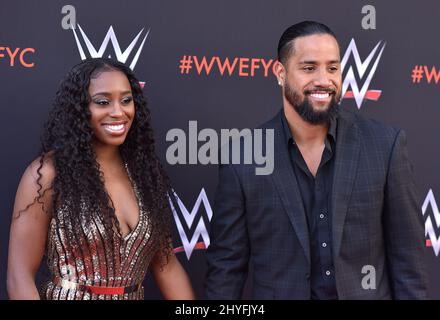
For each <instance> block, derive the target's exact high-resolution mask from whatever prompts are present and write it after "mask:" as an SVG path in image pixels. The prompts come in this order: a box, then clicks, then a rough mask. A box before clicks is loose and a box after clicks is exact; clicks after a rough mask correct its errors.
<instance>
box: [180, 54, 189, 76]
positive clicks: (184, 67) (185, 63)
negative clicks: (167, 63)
mask: <svg viewBox="0 0 440 320" xmlns="http://www.w3.org/2000/svg"><path fill="white" fill-rule="evenodd" d="M179 68H180V73H181V74H184V73H186V74H188V73H189V70H191V68H192V57H191V56H183V58H182V60H180V66H179Z"/></svg>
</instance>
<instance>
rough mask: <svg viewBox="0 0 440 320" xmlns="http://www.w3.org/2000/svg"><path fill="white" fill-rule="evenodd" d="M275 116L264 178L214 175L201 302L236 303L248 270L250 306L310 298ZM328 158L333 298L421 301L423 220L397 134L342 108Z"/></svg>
mask: <svg viewBox="0 0 440 320" xmlns="http://www.w3.org/2000/svg"><path fill="white" fill-rule="evenodd" d="M282 112H283V110H281V111H280V113H278V114H277V115H276V116H275V117H274V118H273V119H272V120H270V121H268V122H267V123H265V124H264V125H262V126H261V128H263V129H265V128H268V129H269V128H272V129H274V132H275V141H274V143H275V144H274V148H275V157H274V171H273V173H272V174H271V175H255V166H254V165H246V164H225V165H220V167H219V183H218V187H217V192H216V197H215V202H214V216H213V219H212V221H211V230H210V237H211V244H210V246H209V247H208V249H207V264H208V268H207V270H208V271H207V277H206V283H205V289H206V291H205V293H206V297H207V298H208V299H240V298H241V296H242V291H243V287H244V284H245V281H246V278H247V275H248V268H249V262H251V263H252V266H253V273H252V274H253V279H252V297H253V298H254V299H310V236H309V233H308V228H307V222H306V215H305V212H304V208H303V205H302V201H301V195H300V192H299V190H298V184H297V182H296V179H295V176H294V173H293V170H292V167H291V163H290V160H289V155H288V153H287V147H286V145H285V143H284V142H285V141H284V140H283V131H282V130H283V128H282V122H281V116H282ZM241 149H243V148H241ZM335 157H336V158H335V168H334V170H335V171H334V181H333V193H332V214H333V216H332V231H333V232H332V240H333V241H332V243H333V248H332V249H333V251H332V252H333V259H334V267H335V278H336V286H337V291H338V296H339V298H340V299H423V298H426V273H425V261H424V252H425V251H424V250H425V248H424V241H425V239H424V228H423V218H422V214H421V212H420V208H419V198H418V196H417V193H416V188H415V184H414V180H413V178H412V169H411V165H410V163H409V161H408V155H407V149H406V137H405V133H404V132H403V131H402V130H399V129H395V128H392V127H389V126H385V125H383V124H381V123H379V122H376V121H373V120H367V119H365V118H363V117H362V116H360V115H359V114H357V113H353V112H350V111H347V110H345V109H341V110H340V113H339V120H338V129H337V141H336V155H335ZM366 265H369V266H373V267H374V268H375V276H376V283H375V284H376V288H375V289H364V288H363V286H362V279H363V278H364V277H365V276H366V274H364V273H362V268H363V267H364V266H366Z"/></svg>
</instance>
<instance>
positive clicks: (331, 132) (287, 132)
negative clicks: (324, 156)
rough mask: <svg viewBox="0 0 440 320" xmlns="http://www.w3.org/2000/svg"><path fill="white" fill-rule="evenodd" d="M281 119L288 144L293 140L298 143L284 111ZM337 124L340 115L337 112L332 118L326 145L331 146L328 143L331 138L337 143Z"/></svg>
mask: <svg viewBox="0 0 440 320" xmlns="http://www.w3.org/2000/svg"><path fill="white" fill-rule="evenodd" d="M281 120H282V123H283V131H284V138H285V143H286V145H287V146H288V145H289V144H290V143H292V142H293V144H296V142H295V139H294V138H293V136H292V132H291V131H290V128H289V124H288V122H287V118H286V115H285V114H284V111H283V112H281ZM337 126H338V116H337V114H336V116H334V117H331V118H330V127H329V129H328V132H327V139H326V141H325V145H326V147H327V146H329V143H328V139H329V138H331V139H332V140H333V141H332V142H333V143H336V129H337Z"/></svg>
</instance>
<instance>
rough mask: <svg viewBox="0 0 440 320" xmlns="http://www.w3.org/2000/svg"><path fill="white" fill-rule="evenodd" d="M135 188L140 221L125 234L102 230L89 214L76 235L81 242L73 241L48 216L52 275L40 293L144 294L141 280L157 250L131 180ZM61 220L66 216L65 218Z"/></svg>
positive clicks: (64, 296) (85, 296)
mask: <svg viewBox="0 0 440 320" xmlns="http://www.w3.org/2000/svg"><path fill="white" fill-rule="evenodd" d="M130 180H131V179H130ZM132 183H133V182H132ZM134 190H135V194H136V196H137V199H138V203H139V208H140V215H139V222H138V224H137V226H136V227H135V228H134V229H133V230H132V231H131V232H130V233H129V234H127V235H126V236H125V237H121V236H120V235H119V234H118V233H117V232H116V231H114V230H111V231H109V230H106V229H105V228H104V224H103V222H102V221H101V220H100V219H99V218H98V217H92V220H91V222H90V223H87V224H86V223H83V224H82V232H81V234H82V237H81V238H80V239H78V243H80V245H76V246H71V245H69V241H68V237H67V234H66V229H65V228H60V227H59V225H58V224H57V222H56V220H55V219H52V221H51V223H50V226H49V232H48V240H47V246H46V255H47V263H48V268H49V271H50V273H51V280H50V281H49V282H47V283H45V284H44V285H43V286H42V288H41V290H40V295H41V298H42V299H54V300H95V299H98V300H101V299H106V300H107V299H109V300H110V299H111V300H119V299H123V300H128V299H143V298H144V288H143V287H142V281H143V279H144V277H145V275H146V272H147V270H148V266H149V264H150V262H151V260H152V258H153V256H154V254H155V252H156V251H155V250H154V248H153V247H152V244H151V227H150V226H151V224H150V223H149V218H148V214H147V213H148V212H147V211H146V210H145V208H144V207H143V205H142V203H141V201H140V197H139V194H138V191H137V190H136V187H135V186H134ZM83 209H84V210H87V208H83ZM62 210H63V208H62V207H61V208H59V209H58V210H57V214H58V215H59V217H60V219H62V217H63V215H62ZM61 221H62V220H61ZM64 224H66V221H63V225H64ZM67 227H68V226H67ZM112 241H113V243H114V246H112ZM90 286H96V287H98V288H102V287H106V288H111V289H113V288H115V287H118V288H120V287H126V288H127V287H131V290H130V291H129V292H128V293H121V294H108V293H107V294H96V293H93V291H92V290H89V288H90Z"/></svg>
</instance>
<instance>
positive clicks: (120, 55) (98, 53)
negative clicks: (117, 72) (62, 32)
mask: <svg viewBox="0 0 440 320" xmlns="http://www.w3.org/2000/svg"><path fill="white" fill-rule="evenodd" d="M77 26H78V28H79V31H80V32H81V35H82V38H83V40H84V43H85V44H86V46H87V50H88V51H89V54H90V56H91V57H92V58H101V57H102V56H103V54H104V52H105V50H106V49H107V45H108V43H109V41H111V43H112V45H113V49H114V51H115V54H116V59H117V60H118V61H119V62H122V63H125V62H126V61H127V59H128V57H129V56H130V53H131V52H132V51H133V48H134V47H135V46H136V43H137V42H138V40H139V37H140V36H141V34H142V32H143V31H144V29H142V30H141V31H139V33H138V34H137V36H136V37H135V38H134V39H133V41H131V43H130V45H129V46H128V47H127V49H125V51H124V52H122V50H121V47H120V46H119V41H118V39H117V38H116V34H115V32H114V30H113V26H110V28H109V29H108V31H107V34H106V35H105V38H104V41H103V42H102V44H101V47H100V48H99V50H96V49H95V47H94V46H93V45H92V43H91V42H90V40H89V38H88V37H87V35H86V34H85V32H84V30H83V29H82V28H81V26H80V25H79V24H77ZM72 31H73V34H74V36H75V40H76V45H77V47H78V51H79V54H80V56H81V59H82V60H85V59H86V55H85V54H84V50H83V47H82V45H81V42H80V41H79V38H78V35H77V34H76V31H75V29H73V28H72ZM149 33H150V30H148V31H147V33H146V34H145V36H144V38H143V39H142V43H141V44H140V46H139V47H138V49H137V51H136V54H135V56H134V57H133V60H132V61H131V64H130V69H131V70H133V69H134V67H135V66H136V63H137V61H138V59H139V55H140V54H141V52H142V48H143V47H144V44H145V40H146V39H147V37H148V34H149ZM109 58H110V56H109Z"/></svg>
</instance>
